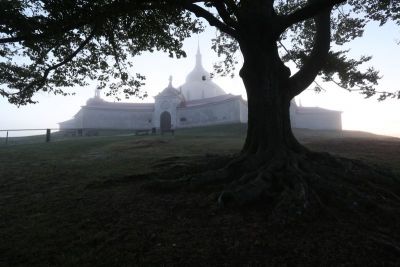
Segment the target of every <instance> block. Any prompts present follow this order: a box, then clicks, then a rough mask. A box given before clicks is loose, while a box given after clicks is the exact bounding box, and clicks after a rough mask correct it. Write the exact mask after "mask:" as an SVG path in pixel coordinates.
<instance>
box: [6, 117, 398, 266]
mask: <svg viewBox="0 0 400 267" xmlns="http://www.w3.org/2000/svg"><path fill="white" fill-rule="evenodd" d="M296 135H297V136H298V138H299V140H301V142H303V143H304V144H306V145H307V146H308V147H310V148H312V149H314V150H320V151H330V152H332V153H334V154H337V155H341V156H345V157H351V158H357V159H361V160H363V161H366V162H369V163H370V164H378V165H381V166H384V167H386V168H390V169H392V170H393V171H394V172H397V173H400V153H399V151H400V140H399V139H396V138H385V137H381V136H375V135H372V134H366V133H357V132H331V131H310V130H296ZM244 136H245V126H243V125H225V126H215V127H207V128H197V129H185V130H181V131H178V132H176V134H175V135H174V136H172V135H164V136H133V135H121V136H98V137H76V138H70V139H68V140H61V141H55V142H50V143H44V142H34V143H27V144H15V145H7V146H5V145H2V146H0V240H1V242H0V265H1V266H188V265H189V264H191V265H195V266H198V265H202V266H205V265H212V266H224V265H225V266H234V265H237V266H243V265H245V266H253V265H254V266H256V265H269V266H285V265H286V266H297V265H300V266H310V265H315V266H332V265H334V266H337V265H343V266H346V264H349V266H354V265H358V264H363V265H369V266H376V265H382V264H386V265H385V266H396V264H398V263H399V262H400V257H399V255H400V254H397V253H398V252H399V251H392V248H390V249H388V248H387V247H385V246H384V244H382V243H374V242H372V241H371V240H370V239H366V238H365V236H364V235H365V233H366V231H367V230H365V231H364V230H363V231H361V230H360V229H357V225H345V226H343V225H342V226H339V227H338V225H337V224H335V223H333V222H328V221H316V222H307V223H302V224H297V225H292V224H290V223H289V224H288V225H278V226H277V225H271V224H269V223H268V222H267V221H268V220H267V217H268V216H270V215H268V214H266V213H265V212H264V211H263V210H262V209H260V207H257V208H254V209H221V208H219V207H218V206H217V205H216V198H217V196H218V195H217V192H216V191H215V190H211V189H209V188H208V189H204V190H198V189H196V190H195V189H190V188H181V189H175V190H171V191H168V190H165V191H164V192H155V191H152V190H148V189H147V188H146V184H147V182H148V181H150V180H151V179H152V178H155V177H166V176H168V177H170V178H180V177H182V176H185V175H193V173H197V172H200V171H202V170H207V169H216V168H218V167H219V166H222V165H223V164H224V162H226V161H227V160H229V158H230V157H231V156H232V155H233V154H235V153H238V152H239V150H240V148H241V145H242V143H243V140H244ZM1 141H2V140H0V142H1ZM22 143H23V142H22ZM221 189H222V188H221Z"/></svg>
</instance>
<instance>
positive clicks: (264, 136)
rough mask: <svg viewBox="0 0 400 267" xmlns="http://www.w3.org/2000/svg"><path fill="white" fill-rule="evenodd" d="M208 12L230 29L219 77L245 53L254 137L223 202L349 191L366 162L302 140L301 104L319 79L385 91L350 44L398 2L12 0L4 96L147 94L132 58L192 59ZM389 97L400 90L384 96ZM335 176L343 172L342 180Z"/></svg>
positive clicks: (223, 30) (306, 200) (222, 42)
mask: <svg viewBox="0 0 400 267" xmlns="http://www.w3.org/2000/svg"><path fill="white" fill-rule="evenodd" d="M198 18H202V19H204V20H205V21H207V22H208V23H209V24H210V25H211V26H214V27H216V28H217V29H218V30H219V32H220V34H219V36H218V37H217V38H216V39H215V40H214V44H213V48H214V49H215V51H216V52H217V53H218V55H219V56H222V57H223V61H222V63H220V64H217V65H216V72H217V73H220V74H228V73H230V71H232V69H233V68H234V65H235V62H236V59H235V53H236V52H238V51H240V52H241V54H242V56H243V59H244V63H243V66H242V67H241V69H240V76H241V78H242V79H243V82H244V85H245V88H246V92H247V98H248V108H249V118H248V130H247V137H246V141H245V144H244V147H243V149H242V151H241V153H240V155H239V156H238V158H237V159H235V160H234V161H232V162H231V163H230V164H229V165H228V166H227V167H226V168H225V169H224V172H221V173H220V174H219V175H221V176H223V177H222V178H223V179H222V180H223V181H224V182H229V185H228V186H227V187H226V190H225V191H224V192H223V193H222V194H221V196H220V198H219V201H220V203H221V204H227V203H229V202H230V201H233V202H236V203H239V204H245V203H249V202H252V201H255V200H258V199H262V198H264V199H265V198H267V199H270V200H271V202H272V203H275V204H276V207H281V206H282V205H283V206H285V205H286V206H287V203H290V205H289V206H291V207H295V210H297V211H298V210H303V209H306V207H308V206H310V205H311V206H312V205H313V203H320V204H321V198H323V197H327V196H328V197H327V198H329V197H330V196H331V195H334V196H335V197H337V198H340V195H341V194H339V193H338V192H341V191H340V190H342V191H343V189H341V188H342V187H341V186H343V184H346V183H344V182H343V179H345V178H343V177H345V176H346V175H347V174H348V173H349V172H350V170H351V169H352V167H351V166H352V165H354V164H355V163H354V162H353V163H349V162H346V161H344V160H341V159H338V158H334V157H331V156H328V155H324V154H319V153H314V152H311V151H309V150H308V149H307V148H305V147H304V146H303V145H301V144H300V143H299V142H298V141H297V140H296V138H295V137H294V136H293V133H292V129H291V125H290V116H289V105H290V101H291V100H292V99H293V97H295V96H296V95H298V94H300V93H301V92H302V91H304V90H305V89H306V88H307V87H309V86H310V85H311V83H312V82H313V81H314V79H315V78H316V77H317V76H318V75H321V77H322V78H323V79H325V80H328V81H329V80H332V79H336V80H337V82H338V83H339V84H340V85H341V86H343V87H345V88H347V89H349V90H359V91H360V92H361V93H362V94H364V95H365V96H367V97H370V96H372V95H374V94H376V93H379V92H377V91H376V90H375V88H374V86H375V85H376V84H377V81H378V80H379V78H380V77H379V74H378V72H377V71H376V70H374V69H373V68H364V67H362V64H363V63H366V62H368V61H369V60H370V58H371V57H369V56H363V57H361V58H360V59H351V58H349V57H348V55H347V52H348V51H346V50H340V46H341V45H343V44H344V43H347V42H349V41H351V40H353V39H355V38H358V37H361V36H362V35H363V32H364V28H365V26H366V25H367V24H368V23H369V22H371V21H378V22H379V23H380V24H381V25H383V24H385V23H386V22H388V21H391V20H392V21H395V22H396V23H397V24H399V23H400V3H399V1H390V0H380V1H377V0H348V1H345V0H168V1H167V0H99V1H89V0H47V1H33V0H31V1H29V0H13V1H1V2H0V45H1V46H0V55H1V57H2V60H1V62H0V80H1V84H2V87H1V88H0V94H1V95H3V96H5V97H7V98H8V99H9V101H10V102H11V103H15V104H17V105H21V104H26V103H32V102H33V101H32V96H33V95H34V93H35V92H38V91H40V90H42V91H49V92H54V93H61V94H63V93H64V92H63V91H62V90H61V89H60V87H65V86H75V85H84V84H85V81H86V80H87V79H92V80H97V81H98V82H99V87H100V88H105V87H109V88H110V89H111V91H110V93H115V92H116V91H117V90H119V89H120V90H122V91H123V92H124V93H126V94H128V95H138V94H139V92H140V91H139V89H140V86H141V85H142V84H143V79H144V77H143V76H141V75H140V74H134V75H132V73H130V71H129V69H128V68H129V67H130V66H131V62H130V60H131V58H132V56H135V55H139V54H140V53H141V52H144V51H154V50H162V51H165V52H168V53H169V54H170V56H176V57H181V56H185V53H184V51H182V41H183V40H184V39H185V38H187V37H189V36H190V35H191V34H193V33H197V32H199V31H201V30H202V27H203V26H202V24H201V23H200V21H199V20H198ZM285 43H286V44H287V47H284V44H285ZM289 60H293V61H295V62H296V64H297V65H298V71H297V72H296V73H294V74H291V72H290V70H289V68H288V67H287V66H285V62H287V61H289ZM110 62H113V63H112V64H110ZM386 97H397V98H400V94H399V93H385V92H381V94H380V98H381V99H384V98H386ZM349 166H350V167H349ZM334 170H335V171H334ZM332 177H337V179H338V181H339V180H340V177H342V184H340V182H336V183H335V182H334V181H333V180H332V179H333V178H332ZM220 178H221V177H220ZM205 180H207V179H205ZM217 180H219V179H217V178H215V181H217ZM193 182H194V181H193ZM209 182H210V181H209ZM346 186H349V185H348V183H347V184H346ZM319 191H322V192H323V194H322V195H323V196H322V197H321V192H319ZM353 191H354V190H353ZM348 192H352V191H351V190H350V189H349V191H348ZM349 194H350V193H349ZM343 195H346V194H343ZM342 197H343V198H345V197H346V196H342ZM322 202H323V201H322ZM285 203H286V204H285Z"/></svg>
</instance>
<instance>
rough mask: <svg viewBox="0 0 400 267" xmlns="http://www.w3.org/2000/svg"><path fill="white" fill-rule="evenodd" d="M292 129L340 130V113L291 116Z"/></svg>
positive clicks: (297, 114)
mask: <svg viewBox="0 0 400 267" xmlns="http://www.w3.org/2000/svg"><path fill="white" fill-rule="evenodd" d="M291 120H292V127H294V128H306V129H318V130H322V129H325V130H342V118H341V113H339V112H332V113H310V114H307V113H306V114H301V113H295V114H293V117H292V118H291Z"/></svg>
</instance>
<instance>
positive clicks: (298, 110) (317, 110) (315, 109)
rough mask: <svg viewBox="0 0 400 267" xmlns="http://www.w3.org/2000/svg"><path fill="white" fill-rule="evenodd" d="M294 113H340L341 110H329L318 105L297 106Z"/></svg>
mask: <svg viewBox="0 0 400 267" xmlns="http://www.w3.org/2000/svg"><path fill="white" fill-rule="evenodd" d="M296 113H301V114H313V113H342V111H338V110H330V109H325V108H319V107H297V108H296Z"/></svg>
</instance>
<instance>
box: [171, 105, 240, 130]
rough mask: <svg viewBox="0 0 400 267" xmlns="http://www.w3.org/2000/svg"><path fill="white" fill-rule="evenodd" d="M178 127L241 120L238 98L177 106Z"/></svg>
mask: <svg viewBox="0 0 400 267" xmlns="http://www.w3.org/2000/svg"><path fill="white" fill-rule="evenodd" d="M177 120H178V122H177V123H178V127H182V128H184V127H193V126H204V125H213V124H224V123H234V122H241V112H240V100H239V99H232V100H228V101H223V102H220V103H212V104H207V105H201V106H193V107H185V108H178V110H177Z"/></svg>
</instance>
